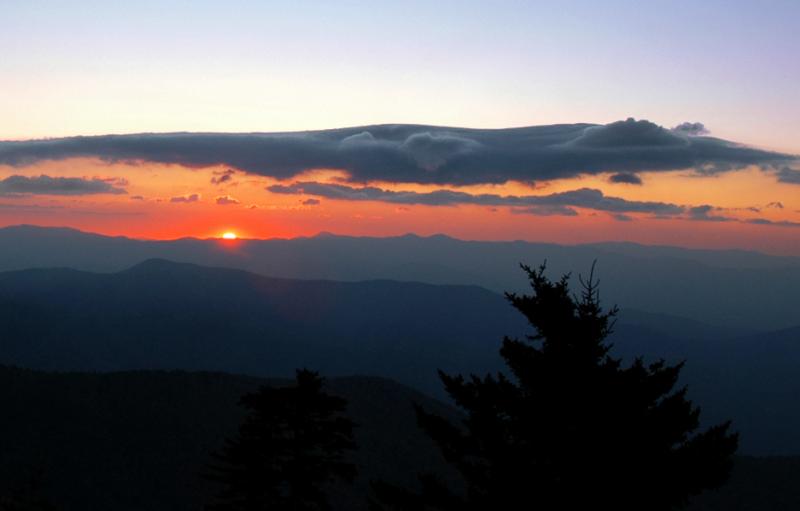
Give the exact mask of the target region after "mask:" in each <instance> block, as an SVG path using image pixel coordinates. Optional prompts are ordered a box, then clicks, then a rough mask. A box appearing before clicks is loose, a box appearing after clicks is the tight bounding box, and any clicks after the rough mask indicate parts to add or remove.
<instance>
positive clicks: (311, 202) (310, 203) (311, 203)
mask: <svg viewBox="0 0 800 511" xmlns="http://www.w3.org/2000/svg"><path fill="white" fill-rule="evenodd" d="M319 204H320V200H319V199H306V200H304V201H303V206H317V205H319Z"/></svg>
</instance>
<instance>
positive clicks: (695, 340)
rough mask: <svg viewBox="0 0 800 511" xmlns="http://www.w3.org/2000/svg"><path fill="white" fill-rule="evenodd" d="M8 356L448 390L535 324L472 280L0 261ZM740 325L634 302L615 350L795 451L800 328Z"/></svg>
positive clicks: (775, 449) (744, 429)
mask: <svg viewBox="0 0 800 511" xmlns="http://www.w3.org/2000/svg"><path fill="white" fill-rule="evenodd" d="M0 326H1V327H2V328H0V363H4V364H13V365H18V366H23V367H29V368H34V369H44V370H62V371H76V370H92V371H119V370H138V369H167V370H170V369H182V370H203V371H225V372H234V373H242V374H250V375H253V376H283V377H289V376H291V375H292V374H293V371H294V369H295V368H297V367H309V368H311V369H315V370H319V371H321V372H322V373H323V374H326V375H329V376H341V375H348V374H370V375H377V376H382V377H387V378H391V379H393V380H396V381H399V382H401V383H403V384H405V385H409V386H412V387H414V388H416V389H418V390H420V391H423V392H426V393H427V394H429V395H433V396H435V397H439V398H441V397H443V391H442V387H441V384H440V382H439V380H438V378H437V375H436V370H437V369H444V370H445V371H448V372H460V373H466V372H475V373H479V374H483V373H486V372H487V371H495V370H498V369H501V368H502V367H501V364H500V361H499V357H498V354H497V350H498V348H499V345H500V341H501V339H502V337H503V335H506V334H510V335H518V334H521V333H527V327H526V325H525V324H524V320H523V318H522V316H521V315H519V314H518V313H517V312H515V311H514V310H513V309H512V308H511V307H510V306H509V305H508V303H506V301H505V300H504V299H503V298H502V297H501V296H500V295H498V294H495V293H492V292H490V291H487V290H485V289H481V288H478V287H475V286H434V285H429V284H420V283H411V282H395V281H367V282H332V281H301V280H288V279H271V278H265V277H261V276H258V275H255V274H251V273H247V272H243V271H239V270H228V269H219V268H204V267H199V266H194V265H189V264H176V263H170V262H168V261H163V260H153V261H148V262H146V263H143V264H140V265H138V266H136V267H134V268H131V269H129V270H126V271H122V272H119V273H115V274H94V273H86V272H79V271H75V270H67V269H51V270H23V271H17V272H5V273H0ZM729 334H730V331H728V330H725V329H718V328H715V327H711V326H709V325H705V324H702V323H698V322H695V321H691V320H682V319H680V318H674V317H668V316H660V315H654V314H647V313H641V312H636V311H632V310H623V311H622V313H621V317H620V321H619V323H618V324H617V326H616V332H615V334H614V335H613V337H612V341H613V342H614V344H615V348H614V352H613V353H614V354H615V355H618V356H623V357H624V358H625V359H626V360H628V361H630V360H631V359H632V358H633V357H635V356H638V355H643V356H645V357H647V358H648V359H650V360H653V359H657V358H660V357H664V358H667V359H669V360H670V361H678V360H682V359H687V360H688V363H687V365H686V368H685V370H684V372H683V376H684V379H683V382H684V383H687V384H688V385H689V388H690V392H689V395H690V397H692V398H694V399H696V400H697V401H698V402H699V403H700V404H701V406H702V408H703V419H704V420H707V421H708V422H709V423H718V422H720V421H724V420H727V419H729V418H731V419H733V420H734V423H735V428H736V429H737V430H739V431H740V432H741V433H742V438H741V452H743V453H746V454H756V455H765V454H767V455H796V454H800V434H798V433H797V432H798V431H800V410H799V409H798V408H797V406H795V403H796V400H795V397H794V396H796V395H798V394H800V379H798V378H797V377H796V375H797V372H798V369H800V329H797V328H795V329H788V330H783V331H778V332H773V333H765V334H759V335H757V336H750V337H733V338H722V337H723V336H724V335H729Z"/></svg>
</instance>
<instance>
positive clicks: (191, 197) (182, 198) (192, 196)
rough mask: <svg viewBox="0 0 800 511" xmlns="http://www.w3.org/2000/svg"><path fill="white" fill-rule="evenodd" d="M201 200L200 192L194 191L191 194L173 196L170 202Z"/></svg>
mask: <svg viewBox="0 0 800 511" xmlns="http://www.w3.org/2000/svg"><path fill="white" fill-rule="evenodd" d="M199 200H200V194H199V193H193V194H190V195H179V196H177V197H171V198H170V199H169V201H170V202H198V201H199Z"/></svg>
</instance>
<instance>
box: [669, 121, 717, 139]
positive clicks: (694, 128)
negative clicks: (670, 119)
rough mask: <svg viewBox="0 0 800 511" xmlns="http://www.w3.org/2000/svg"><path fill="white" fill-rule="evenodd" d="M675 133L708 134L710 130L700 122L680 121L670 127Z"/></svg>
mask: <svg viewBox="0 0 800 511" xmlns="http://www.w3.org/2000/svg"><path fill="white" fill-rule="evenodd" d="M672 131H674V132H676V133H682V134H684V135H689V136H695V137H696V136H699V135H708V134H709V133H710V132H709V131H708V130H707V129H706V127H705V126H703V123H702V122H682V123H680V124H678V125H677V126H675V127H674V128H672Z"/></svg>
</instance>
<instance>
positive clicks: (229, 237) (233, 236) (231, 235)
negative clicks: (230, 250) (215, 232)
mask: <svg viewBox="0 0 800 511" xmlns="http://www.w3.org/2000/svg"><path fill="white" fill-rule="evenodd" d="M236 238H237V236H236V233H235V232H231V231H228V232H226V233H224V234H223V235H222V239H224V240H235V239H236Z"/></svg>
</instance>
